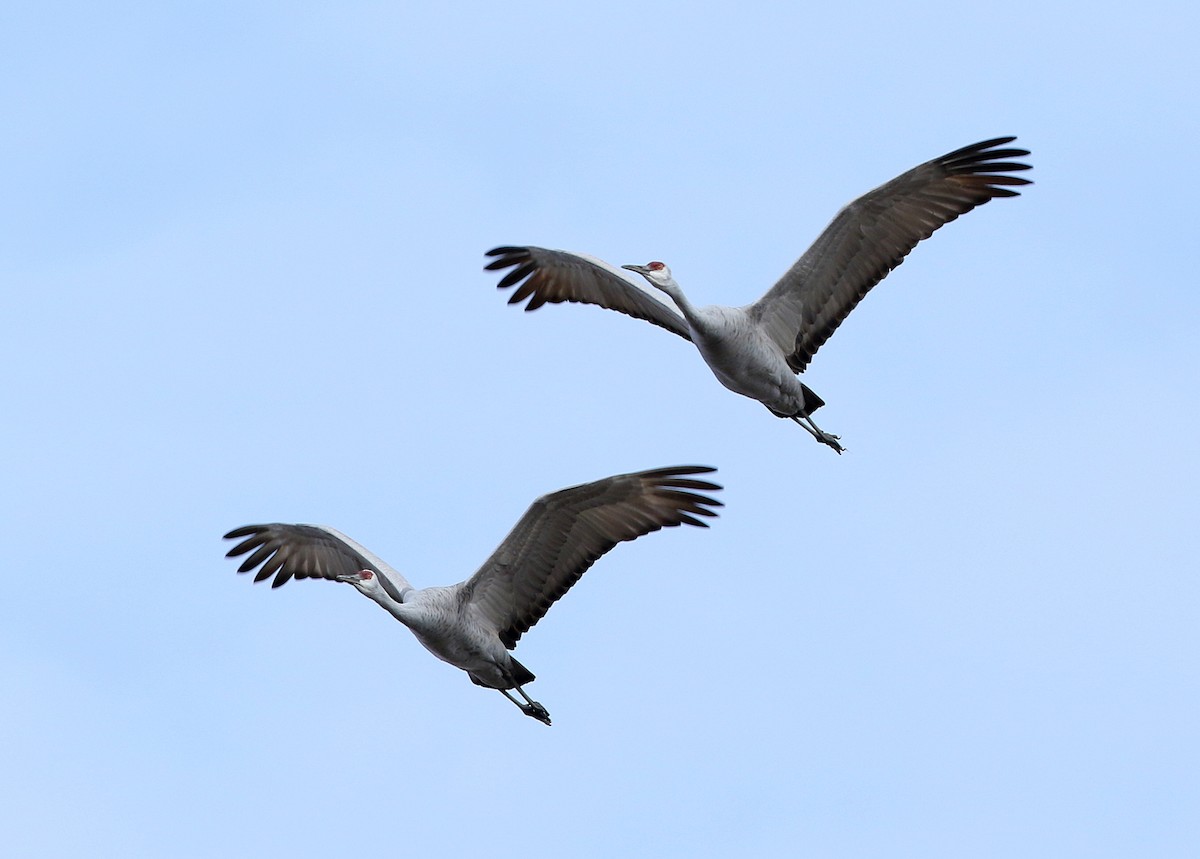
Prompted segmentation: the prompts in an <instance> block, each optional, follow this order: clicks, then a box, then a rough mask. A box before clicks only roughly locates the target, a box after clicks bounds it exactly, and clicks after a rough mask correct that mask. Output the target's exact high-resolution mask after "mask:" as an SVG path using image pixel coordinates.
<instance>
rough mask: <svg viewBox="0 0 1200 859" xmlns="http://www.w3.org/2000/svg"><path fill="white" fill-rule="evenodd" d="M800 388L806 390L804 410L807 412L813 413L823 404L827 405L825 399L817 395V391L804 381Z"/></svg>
mask: <svg viewBox="0 0 1200 859" xmlns="http://www.w3.org/2000/svg"><path fill="white" fill-rule="evenodd" d="M800 388H801V389H802V390H803V391H804V411H805V413H807V414H810V415H811V414H812V413H813V412H815V411H816V410H817V409H819V408H821V406H823V405H825V401H824V400H822V399H821V398H820V397H818V396H817V392H816V391H814V390H813V389H812V388H810V387H809V386H808V385H806V384H804V383H803V382H801V383H800Z"/></svg>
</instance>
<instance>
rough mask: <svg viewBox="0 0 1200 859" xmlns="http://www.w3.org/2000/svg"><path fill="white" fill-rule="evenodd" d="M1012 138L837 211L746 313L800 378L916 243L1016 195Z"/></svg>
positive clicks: (941, 162) (1016, 152) (931, 164)
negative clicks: (981, 208)
mask: <svg viewBox="0 0 1200 859" xmlns="http://www.w3.org/2000/svg"><path fill="white" fill-rule="evenodd" d="M1014 140H1016V138H1015V137H997V138H995V139H994V140H985V141H983V142H982V143H976V144H974V145H972V146H966V147H963V148H962V149H956V150H955V151H954V152H951V153H949V154H946V155H943V156H942V157H941V158H935V159H934V160H932V161H928V162H926V163H924V164H922V165H920V166H919V167H914V168H913V169H912V170H909V171H908V172H907V173H902V174H900V175H899V176H897V177H896V178H895V179H893V180H892V181H890V182H888V183H887V184H885V185H881V186H880V187H878V188H876V189H875V190H874V191H871V192H870V193H867V194H864V195H863V196H861V197H859V198H858V199H857V200H855V201H854V202H853V203H851V204H850V205H848V206H846V207H845V208H844V209H842V210H841V211H840V212H839V213H838V215H837V217H835V218H834V219H833V222H832V223H830V225H829V226H828V227H826V228H825V231H824V232H823V233H821V235H820V237H819V238H818V239H817V240H816V242H814V243H813V246H812V247H810V248H809V249H808V250H807V251H806V252H805V254H804V256H802V257H800V259H799V260H797V261H796V264H795V265H793V266H792V267H791V268H790V269H789V270H788V272H787V274H785V275H784V276H783V277H782V278H781V279H780V280H779V282H778V283H777V284H775V286H773V287H772V288H771V289H770V291H769V292H767V294H766V295H764V296H763V297H762V298H761V299H759V300H758V301H757V302H755V303H754V304H752V305H751V306H750V307H749V308H748V311H749V313H750V314H751V316H752V317H753V318H755V319H756V320H758V321H759V322H760V324H761V325H762V326H763V327H764V329H765V330H766V332H767V333H768V335H769V336H770V337H771V339H772V340H774V341H775V343H776V344H778V345H779V348H780V349H782V350H783V352H784V354H785V355H787V356H788V364H789V365H790V366H791V368H792V369H793V370H795V371H796V372H800V371H801V370H803V369H804V368H805V367H806V366H808V362H809V361H810V360H811V359H812V357H813V355H815V354H816V352H817V350H818V349H819V348H821V345H822V344H823V343H824V342H825V341H826V340H828V339H829V337H830V335H831V334H833V332H834V331H836V330H837V327H838V325H840V324H841V322H842V320H843V319H845V318H846V316H847V315H849V313H850V311H851V310H853V309H854V307H855V305H857V304H858V302H859V301H861V300H862V297H863V296H864V295H866V294H867V293H868V292H869V291H870V289H871V287H873V286H874V285H875V284H877V283H879V281H881V280H883V278H884V277H886V276H887V274H888V272H890V271H891V270H892V269H894V268H895V267H896V266H898V265H900V263H901V262H903V261H904V257H906V256H907V255H908V252H909V251H911V250H912V249H913V248H914V247H916V244H917V242H919V241H921V240H922V239H927V238H929V237H930V236H931V235H933V233H934V231H935V230H937V229H938V228H939V227H941V226H942V225H943V224H948V223H950V222H951V221H953V220H954V219H955V218H957V217H958V216H959V215H961V214H964V213H966V212H969V211H971V210H972V209H974V208H975V207H976V206H982V205H983V204H984V203H986V202H988V201H989V200H991V199H993V198H995V197H1015V196H1017V195H1018V192H1017V191H1014V190H1012V189H1011V188H1009V187H1006V186H1010V185H1028V184H1030V183H1029V180H1028V179H1024V178H1021V177H1020V176H1010V175H1007V174H1009V173H1012V172H1014V171H1019V170H1028V169H1029V165H1028V164H1021V163H1018V162H1010V161H1005V160H1004V159H1006V158H1018V157H1022V156H1025V155H1028V154H1029V152H1028V150H1025V149H1003V148H997V147H1003V146H1004V145H1005V144H1007V143H1011V142H1012V141H1014Z"/></svg>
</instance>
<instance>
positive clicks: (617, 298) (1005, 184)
mask: <svg viewBox="0 0 1200 859" xmlns="http://www.w3.org/2000/svg"><path fill="white" fill-rule="evenodd" d="M1014 140H1016V138H1015V137H997V138H995V139H993V140H985V141H982V142H981V143H975V144H973V145H971V146H965V147H963V148H962V149H956V150H955V151H953V152H950V153H948V154H946V155H943V156H942V157H940V158H935V159H933V160H932V161H927V162H925V163H924V164H921V165H919V166H917V167H914V168H913V169H911V170H909V171H908V172H906V173H901V174H900V175H899V176H897V177H896V178H895V179H892V180H891V181H890V182H887V183H886V184H884V185H881V186H879V187H878V188H876V189H875V190H873V191H870V192H868V193H866V194H864V195H863V196H861V197H859V198H858V199H857V200H855V201H854V202H852V203H850V204H849V205H847V206H845V207H844V208H843V209H842V210H841V211H840V212H838V214H837V217H835V218H834V219H833V221H832V222H831V223H830V224H829V226H828V227H826V228H825V231H824V232H823V233H821V235H820V236H818V237H817V240H816V241H815V242H814V243H813V245H812V247H810V248H809V249H808V250H807V251H806V252H805V253H804V255H803V256H801V257H800V259H799V260H797V261H796V263H795V264H794V265H793V266H792V267H791V268H790V269H788V271H787V272H786V273H785V274H784V275H783V277H782V278H780V280H779V282H778V283H776V284H775V285H774V286H773V287H771V289H769V290H768V291H767V292H766V294H764V295H763V296H762V297H761V298H759V299H758V300H757V301H755V302H754V303H753V304H748V305H746V306H744V307H721V306H710V307H697V306H695V305H693V304H692V303H691V302H690V301H688V299H687V297H686V296H685V295H684V293H683V290H682V289H681V288H680V286H679V284H678V283H676V282H675V279H674V278H673V277H672V276H671V270H670V269H669V268H667V266H666V265H664V264H663V263H661V262H657V261H655V262H651V263H648V264H647V265H625V266H622V267H621V268H623V269H628V270H629V271H632V272H636V273H637V274H639V275H641V276H642V277H643V278H645V279H646V281H647V282H649V284H650V285H651V286H653V287H655V288H656V289H659V290H661V291H662V292H664V293H666V294H667V295H668V296H669V297H670V298H671V300H672V301H673V302H674V304H675V307H676V308H678V311H676V310H675V309H674V308H672V307H670V306H669V305H668V304H667V303H666V302H665V301H661V300H659V299H658V298H657V297H656V296H655V295H654V294H653V293H650V292H647V291H646V290H644V289H642V288H640V287H638V286H637V285H636V284H635V283H634V282H632V281H630V280H629V279H628V278H627V277H626V276H625V275H624V274H622V272H620V271H619V270H618V269H616V268H613V267H612V266H610V265H608V264H607V263H604V262H602V261H600V260H596V259H594V258H591V257H586V256H582V255H579V254H574V253H570V252H568V251H561V250H547V249H546V248H539V247H514V246H505V247H498V248H493V249H492V250H490V251H488V252H487V256H489V257H496V259H494V260H493V261H492V262H490V263H488V264H487V266H486V269H488V270H492V271H498V270H502V269H507V268H511V269H512V271H509V272H507V273H506V274H505V275H504V277H503V278H501V280H500V282H499V284H498V287H499V288H501V289H507V288H509V287H513V286H517V289H516V291H515V292H513V294H512V296H511V297H510V298H509V304H516V303H518V302H521V301H524V300H525V299H529V303H528V304H526V305H525V310H527V311H528V310H536V309H537V308H539V307H541V306H542V305H543V304H546V303H547V302H550V303H558V302H563V301H575V302H580V303H583V304H596V305H599V306H600V307H606V308H608V309H609V310H617V311H620V312H621V313H625V314H627V315H629V316H633V317H635V318H637V319H644V320H646V321H647V322H651V323H653V324H655V325H658V326H659V327H661V328H665V329H666V330H668V331H670V332H672V333H674V334H678V335H679V336H680V337H683V338H684V339H686V340H690V341H692V342H693V343H695V344H696V348H697V349H699V350H700V355H701V357H703V358H704V360H705V362H706V363H707V364H708V366H709V368H710V369H711V370H712V372H713V374H714V375H715V376H716V377H717V379H718V380H720V382H721V384H723V385H724V386H725V387H727V388H729V389H730V390H731V391H735V392H736V393H739V394H742V395H743V396H746V397H750V398H751V399H754V400H758V401H759V402H760V403H762V404H763V405H764V406H766V407H767V408H768V409H770V410H771V412H772V413H774V414H775V415H777V416H779V417H781V418H791V419H792V420H794V421H795V422H796V423H798V424H800V426H802V427H804V428H805V429H806V430H808V432H809V433H811V434H812V436H813V437H814V438H815V439H816V440H817V441H819V442H821V443H823V444H827V445H829V446H830V447H832V448H833V449H834V450H835V451H837V452H838V453H841V452H842V451H843V450H844V448H843V447H842V445H841V443H840V442H839V437H838V436H836V435H833V434H832V433H827V432H825V431H824V430H822V429H821V428H820V427H818V426H817V425H816V424H815V423H814V422H813V419H812V413H813V412H815V411H816V410H817V409H818V408H820V407H821V406H823V405H824V404H825V401H824V400H822V399H821V398H820V397H819V396H817V395H816V394H815V393H813V391H812V390H811V389H810V388H809V387H808V386H807V385H805V384H804V383H802V382H801V381H800V380H799V379H798V378H797V374H798V373H801V372H803V371H804V369H805V368H806V367H807V366H808V363H809V361H811V360H812V357H813V355H815V354H816V352H817V350H818V349H819V348H821V345H822V344H823V343H824V342H825V341H826V340H828V339H829V337H830V335H832V334H833V332H834V331H836V330H837V327H838V326H839V325H840V324H841V323H842V320H843V319H845V318H846V316H847V315H849V313H850V311H851V310H853V309H854V307H855V305H857V304H858V302H859V301H861V300H862V298H863V296H864V295H866V294H867V292H869V291H870V289H871V287H873V286H874V285H875V284H877V283H879V281H881V280H883V278H884V277H886V276H887V274H888V272H890V271H891V270H892V269H894V268H895V267H896V266H898V265H900V263H901V262H903V261H904V257H905V256H907V255H908V253H909V251H911V250H912V249H913V248H914V247H915V246H916V244H917V242H919V241H921V240H922V239H927V238H929V237H930V236H931V235H933V233H934V231H935V230H937V229H938V228H939V227H941V226H942V225H943V224H948V223H949V222H950V221H953V220H954V219H955V218H957V217H958V216H959V215H962V214H964V213H966V212H969V211H971V210H972V209H974V208H975V207H976V206H982V205H983V204H984V203H986V202H988V201H989V200H992V199H995V198H996V197H1015V196H1018V192H1017V191H1015V190H1013V189H1012V186H1014V185H1028V184H1030V183H1029V180H1028V179H1025V178H1023V177H1021V176H1014V175H1011V174H1012V173H1015V172H1018V171H1021V170H1028V169H1029V166H1030V165H1028V164H1024V163H1020V162H1015V161H1009V160H1007V159H1010V158H1020V157H1023V156H1026V155H1029V151H1028V150H1025V149H1015V148H1008V146H1007V145H1008V144H1009V143H1012V142H1013V141H1014ZM518 284H519V286H518Z"/></svg>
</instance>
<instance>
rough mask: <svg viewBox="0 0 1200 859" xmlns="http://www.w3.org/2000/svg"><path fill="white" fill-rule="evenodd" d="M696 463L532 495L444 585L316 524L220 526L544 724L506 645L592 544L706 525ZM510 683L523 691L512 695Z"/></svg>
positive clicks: (241, 548)
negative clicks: (407, 572)
mask: <svg viewBox="0 0 1200 859" xmlns="http://www.w3.org/2000/svg"><path fill="white" fill-rule="evenodd" d="M714 470H715V469H712V468H708V467H706V466H699V465H685V466H677V467H674V468H659V469H654V470H651V471H639V472H635V473H632V474H618V475H615V476H613V477H606V478H604V479H603V480H597V481H594V482H592V483H585V484H583V485H581V486H573V487H570V488H568V489H562V490H559V491H558V492H554V493H551V494H549V495H544V496H542V497H541V498H539V499H538V500H537V501H535V502H533V504H532V505H531V506H530V508H529V510H528V511H526V513H525V515H524V516H523V517H521V520H520V521H519V522H517V524H516V526H514V527H513V529H512V531H511V532H510V533H509V535H508V536H507V537H505V538H504V542H502V543H501V544H500V545H499V547H497V549H496V551H494V552H493V553H492V555H491V557H490V558H488V559H487V560H486V561H485V562H484V564H483V566H482V567H480V568H479V570H478V571H477V572H476V573H475V575H473V576H471V577H470V578H469V579H467V580H466V581H463V582H459V583H458V584H456V585H451V586H449V587H429V588H414V587H413V586H412V585H411V584H409V582H408V580H407V579H406V578H405V577H404V576H402V575H401V574H400V573H399V572H397V571H396V570H395V569H393V568H392V567H390V566H388V564H387V563H385V562H384V561H383V560H381V559H380V558H378V557H377V556H375V555H373V554H372V553H371V552H370V551H368V550H367V549H365V548H364V547H362V546H360V545H359V544H358V543H356V542H354V541H353V540H351V539H350V538H349V537H347V536H346V535H344V534H342V533H340V532H338V531H335V530H334V529H332V528H328V527H326V526H324V525H283V524H278V523H277V524H272V525H247V526H245V527H242V528H235V529H234V530H232V531H230V532H229V533H228V534H226V535H225V538H226V539H228V540H241V542H239V543H238V544H237V545H235V546H234V547H233V548H232V549H230V550H229V552H228V553H227V557H231V558H235V557H239V556H241V555H245V554H246V553H248V552H252V554H251V555H250V557H248V558H246V559H245V560H244V561H243V562H242V564H241V566H240V567H238V572H239V573H248V572H251V571H252V570H254V568H255V567H258V568H259V569H258V571H257V573H255V576H254V581H256V582H261V581H263V580H264V579H269V578H271V577H272V576H274V577H275V580H274V581H273V582H272V583H271V587H273V588H277V587H279V586H280V585H283V584H286V583H287V582H288V581H289V580H290V579H293V578H296V579H312V578H321V579H328V580H330V581H334V582H344V583H346V584H350V585H353V586H354V588H355V589H356V590H357V591H358V592H359V593H361V594H362V595H363V596H366V597H369V598H370V599H372V600H374V601H375V602H377V603H379V605H380V606H382V607H383V608H384V609H385V610H387V611H388V613H390V614H391V615H392V616H393V617H394V618H396V620H398V621H400V622H401V623H402V624H404V625H405V626H407V627H408V628H409V629H410V630H411V631H412V633H413V635H415V636H416V637H417V640H418V641H419V642H421V644H423V645H424V646H425V648H426V649H427V650H428V651H429V652H430V653H432V654H433V655H434V656H436V657H437V658H438V659H441V660H443V661H444V662H449V663H450V664H451V665H453V666H455V667H457V668H461V669H462V670H463V671H466V672H467V675H468V676H469V677H470V678H471V681H472V682H473V683H475V684H476V685H478V686H484V687H487V688H489V689H498V690H500V692H501V693H502V694H503V695H504V697H506V698H508V700H510V701H512V702H513V703H514V704H516V705H517V707H519V708H520V710H521V712H522V713H524V714H525V715H526V716H531V717H533V718H534V719H537V720H539V721H541V722H544V723H545V724H547V725H549V724H550V714H549V713H548V712H546V708H545V707H543V706H542V705H541V704H539V703H538V702H536V701H534V700H533V699H531V698H530V697H529V696H528V695H527V694H526V693H525V690H524V689H523V688H522V687H523V686H525V685H526V684H528V683H530V682H532V681H533V680H534V675H533V673H532V672H531V671H530V670H529V669H528V668H526V667H525V666H524V665H522V664H521V663H519V662H518V661H517V660H516V659H514V658H513V657H512V655H511V654H510V653H509V651H510V650H512V649H513V648H514V647H516V645H517V641H518V640H519V639H520V638H521V635H522V634H523V633H525V632H526V631H528V630H529V628H530V627H532V626H533V625H534V624H535V623H537V622H538V621H539V620H540V619H541V618H542V616H543V615H545V614H546V611H547V610H548V609H549V608H550V606H551V605H553V604H554V602H555V601H556V600H557V599H558V598H559V597H561V596H562V595H563V594H565V593H566V592H567V591H568V590H569V589H570V587H571V585H573V584H575V582H577V581H579V577H580V576H582V575H583V574H584V572H585V571H586V570H587V569H588V568H589V567H590V566H591V565H592V563H593V562H595V561H596V559H597V558H599V557H600V556H601V555H603V554H604V553H605V552H607V551H608V550H609V549H611V548H612V547H613V546H615V545H616V544H617V543H620V542H624V541H627V540H635V539H637V538H638V537H640V536H642V535H643V534H649V533H650V532H651V531H657V530H659V529H660V528H664V527H666V528H669V527H673V526H676V525H683V524H686V525H695V526H698V527H701V528H707V527H708V525H707V523H705V522H704V521H703V520H701V519H698V518H696V517H697V516H715V515H717V514H716V511H715V510H714V509H713V508H715V507H720V506H721V502H720V501H717V500H715V499H713V498H709V497H708V496H706V495H701V494H698V493H699V492H705V491H708V492H711V491H716V490H719V489H720V488H721V487H720V486H718V485H717V484H715V483H712V482H710V481H708V480H702V479H699V478H697V477H695V475H701V474H708V473H710V472H712V471H714ZM509 690H516V692H517V694H518V695H519V696H520V697H521V699H522V700H518V699H517V698H515V697H513V695H512V694H511V692H510V691H509Z"/></svg>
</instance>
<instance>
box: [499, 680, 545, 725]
mask: <svg viewBox="0 0 1200 859" xmlns="http://www.w3.org/2000/svg"><path fill="white" fill-rule="evenodd" d="M513 688H514V689H516V690H517V692H519V693H520V695H521V697H522V698H524V699H525V703H524V704H522V703H521V702H520V701H518V700H517V699H516V698H514V697H513V696H512V695H510V694H509V691H508V690H507V689H501V690H500V694H502V695H503V696H504V697H505V698H507V699H508V700H510V701H512V702H513V703H514V704H516V705H517V708H518V709H520V711H521V712H522V713H524V714H525V715H526V716H531V717H532V718H534V719H537V720H538V721H539V722H541V723H543V724H546V725H549V724H550V713H548V712H547V711H546V708H545V707H543V706H542V705H541V704H539V703H538V702H537V701H534V700H533V699H532V698H530V697H529V696H528V695H526V694H525V690H524V689H522V688H521V687H520V686H514V687H513Z"/></svg>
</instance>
